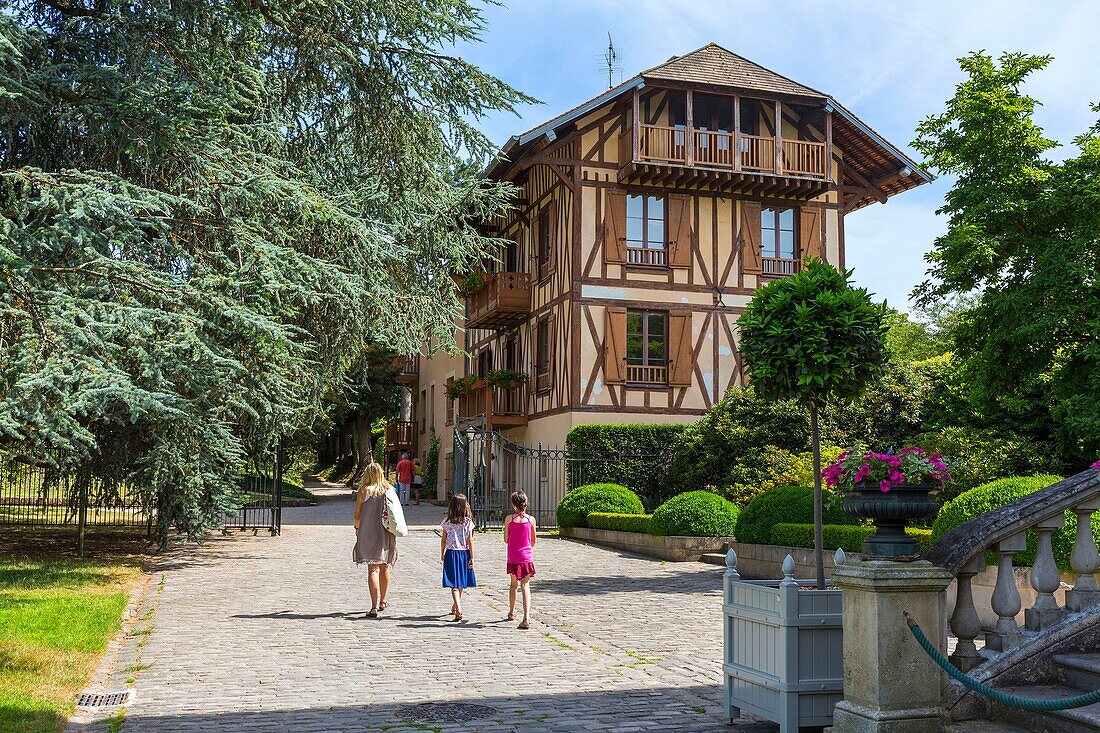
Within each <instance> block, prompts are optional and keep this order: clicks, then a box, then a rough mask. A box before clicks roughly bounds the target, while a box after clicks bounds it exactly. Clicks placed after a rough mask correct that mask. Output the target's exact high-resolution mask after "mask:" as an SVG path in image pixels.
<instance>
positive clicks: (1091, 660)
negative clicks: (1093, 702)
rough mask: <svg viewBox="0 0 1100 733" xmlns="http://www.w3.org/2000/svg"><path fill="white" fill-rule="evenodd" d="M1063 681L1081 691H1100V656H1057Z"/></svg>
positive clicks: (1056, 661) (1055, 657) (1057, 663)
mask: <svg viewBox="0 0 1100 733" xmlns="http://www.w3.org/2000/svg"><path fill="white" fill-rule="evenodd" d="M1051 661H1053V662H1054V663H1055V664H1056V665H1058V666H1059V667H1061V671H1062V681H1063V682H1065V683H1066V685H1068V686H1070V687H1076V688H1077V689H1079V690H1100V654H1055V655H1054V656H1053V657H1052V658H1051Z"/></svg>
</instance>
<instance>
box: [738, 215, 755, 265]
mask: <svg viewBox="0 0 1100 733" xmlns="http://www.w3.org/2000/svg"><path fill="white" fill-rule="evenodd" d="M738 246H739V248H740V250H741V270H742V271H743V272H748V273H755V274H760V204H758V203H756V202H755V201H742V202H741V230H740V232H739V236H738Z"/></svg>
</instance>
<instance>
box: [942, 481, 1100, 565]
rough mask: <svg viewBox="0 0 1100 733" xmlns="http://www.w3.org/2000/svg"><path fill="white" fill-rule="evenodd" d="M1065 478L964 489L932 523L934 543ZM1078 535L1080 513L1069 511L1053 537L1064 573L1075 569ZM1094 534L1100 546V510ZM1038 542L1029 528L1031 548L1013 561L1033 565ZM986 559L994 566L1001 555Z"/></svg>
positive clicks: (1096, 514)
mask: <svg viewBox="0 0 1100 733" xmlns="http://www.w3.org/2000/svg"><path fill="white" fill-rule="evenodd" d="M1061 480H1062V477H1061V476H1054V475H1039V476H1013V477H1011V478H1003V479H1000V480H998V481H990V482H989V483H987V484H982V485H981V486H977V487H975V488H973V489H970V490H969V491H964V492H963V493H961V494H959V496H958V497H957V498H955V499H953V500H951V501H949V502H947V503H946V504H944V505H943V508H942V509H940V513H939V516H937V517H936V521H935V523H934V524H933V525H932V539H933V542H938V541H939V539H940V538H941V537H943V536H944V535H945V534H947V533H948V532H949V531H951V530H952V529H954V528H955V527H957V526H958V525H960V524H962V523H964V522H968V521H970V520H971V519H973V518H974V517H977V516H979V515H981V514H984V513H986V512H988V511H990V510H992V509H999V508H1000V507H1003V506H1005V505H1007V504H1011V503H1012V502H1014V501H1016V500H1017V499H1019V498H1021V497H1023V496H1027V495H1028V494H1032V493H1034V492H1036V491H1038V490H1040V489H1044V488H1046V487H1047V486H1050V485H1051V484H1054V483H1057V482H1059V481H1061ZM1076 536H1077V515H1076V514H1074V513H1073V512H1066V523H1065V526H1063V527H1062V528H1061V529H1059V530H1056V531H1055V532H1054V534H1053V535H1052V536H1051V545H1052V549H1053V550H1054V561H1055V562H1056V563H1057V564H1058V568H1059V569H1060V570H1062V572H1071V568H1070V565H1069V556H1070V553H1071V552H1073V543H1074V541H1075V539H1076ZM1092 537H1093V540H1094V541H1095V542H1097V544H1098V545H1100V512H1096V513H1095V514H1093V515H1092ZM1037 543H1038V539H1037V538H1036V536H1035V533H1034V532H1031V531H1029V532H1028V533H1027V549H1026V550H1024V551H1023V552H1018V553H1016V555H1014V556H1013V558H1012V564H1013V565H1024V566H1029V565H1031V564H1033V563H1034V562H1035V548H1036V545H1037ZM985 559H986V563H988V564H990V565H995V564H996V563H997V556H996V555H994V554H993V553H992V552H987V553H986V558H985Z"/></svg>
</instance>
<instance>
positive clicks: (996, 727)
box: [945, 720, 1029, 733]
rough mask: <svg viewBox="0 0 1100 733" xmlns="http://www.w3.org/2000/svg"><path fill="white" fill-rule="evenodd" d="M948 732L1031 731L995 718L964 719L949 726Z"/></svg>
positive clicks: (1011, 732) (990, 732)
mask: <svg viewBox="0 0 1100 733" xmlns="http://www.w3.org/2000/svg"><path fill="white" fill-rule="evenodd" d="M945 730H946V731H947V733H1029V731H1028V729H1027V728H1021V727H1020V726H1018V725H1011V724H1009V723H998V722H996V721H993V720H964V721H962V722H961V723H954V724H952V725H949V726H947V728H946V729H945Z"/></svg>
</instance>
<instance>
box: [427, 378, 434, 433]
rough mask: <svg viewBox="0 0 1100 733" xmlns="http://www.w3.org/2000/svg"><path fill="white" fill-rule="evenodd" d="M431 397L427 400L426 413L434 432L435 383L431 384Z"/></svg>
mask: <svg viewBox="0 0 1100 733" xmlns="http://www.w3.org/2000/svg"><path fill="white" fill-rule="evenodd" d="M431 394H432V397H431V399H430V400H428V414H429V415H431V421H432V432H433V433H434V432H435V385H434V384H433V385H432V393H431Z"/></svg>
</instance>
